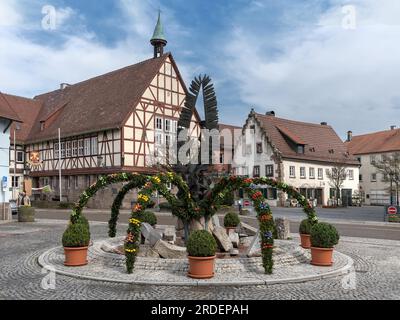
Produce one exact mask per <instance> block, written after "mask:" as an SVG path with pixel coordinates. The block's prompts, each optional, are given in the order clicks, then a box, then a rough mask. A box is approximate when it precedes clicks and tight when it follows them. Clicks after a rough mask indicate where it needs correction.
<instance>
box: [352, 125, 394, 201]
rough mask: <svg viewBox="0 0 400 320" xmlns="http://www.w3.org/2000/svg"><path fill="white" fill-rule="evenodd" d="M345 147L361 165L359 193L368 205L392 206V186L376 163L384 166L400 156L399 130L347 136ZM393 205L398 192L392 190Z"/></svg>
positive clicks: (392, 128)
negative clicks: (384, 161) (392, 158)
mask: <svg viewBox="0 0 400 320" xmlns="http://www.w3.org/2000/svg"><path fill="white" fill-rule="evenodd" d="M346 145H347V147H348V150H349V152H350V153H351V154H353V155H354V156H355V157H356V158H357V159H358V160H359V161H360V163H361V168H360V177H359V180H360V190H361V191H362V196H363V201H364V203H365V204H367V205H378V206H382V205H389V204H390V202H391V199H390V182H389V179H388V177H387V176H385V175H384V174H383V173H381V172H379V170H378V169H377V168H376V167H375V164H376V163H379V162H382V161H383V160H384V159H385V158H389V157H391V156H393V155H394V154H400V129H396V128H395V127H394V126H392V127H391V129H390V130H386V131H380V132H375V133H370V134H365V135H359V136H353V133H352V132H351V131H349V132H348V138H347V141H346ZM392 187H393V189H392V201H393V203H394V204H396V202H397V192H396V190H395V188H394V185H393V186H392Z"/></svg>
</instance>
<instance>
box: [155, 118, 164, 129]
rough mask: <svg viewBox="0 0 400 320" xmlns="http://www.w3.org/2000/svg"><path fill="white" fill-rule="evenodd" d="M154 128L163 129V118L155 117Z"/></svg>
mask: <svg viewBox="0 0 400 320" xmlns="http://www.w3.org/2000/svg"><path fill="white" fill-rule="evenodd" d="M156 129H157V130H162V129H163V120H162V119H161V118H156Z"/></svg>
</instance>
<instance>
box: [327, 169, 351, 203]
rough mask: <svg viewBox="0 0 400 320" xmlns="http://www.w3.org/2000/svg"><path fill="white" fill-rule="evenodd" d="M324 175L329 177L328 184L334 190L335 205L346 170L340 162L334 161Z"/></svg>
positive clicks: (337, 201)
mask: <svg viewBox="0 0 400 320" xmlns="http://www.w3.org/2000/svg"><path fill="white" fill-rule="evenodd" d="M326 176H327V177H328V179H329V185H330V186H331V187H332V188H334V189H335V191H336V205H337V206H338V205H339V198H340V190H341V189H342V187H343V183H344V181H345V180H346V176H347V170H346V167H345V166H344V165H343V164H342V163H335V165H334V166H333V167H332V168H331V169H330V170H328V171H327V174H326Z"/></svg>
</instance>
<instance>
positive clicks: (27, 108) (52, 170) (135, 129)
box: [0, 17, 200, 208]
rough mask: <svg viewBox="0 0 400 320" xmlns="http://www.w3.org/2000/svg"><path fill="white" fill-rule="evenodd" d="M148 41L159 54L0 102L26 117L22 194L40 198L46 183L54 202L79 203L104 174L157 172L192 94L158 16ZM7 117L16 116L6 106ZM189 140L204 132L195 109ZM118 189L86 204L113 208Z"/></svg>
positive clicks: (18, 154)
mask: <svg viewBox="0 0 400 320" xmlns="http://www.w3.org/2000/svg"><path fill="white" fill-rule="evenodd" d="M150 42H151V45H152V46H153V47H154V55H153V57H152V58H151V59H148V60H146V61H142V62H139V63H136V64H134V65H131V66H128V67H125V68H122V69H120V70H115V71H112V72H109V73H107V74H103V75H100V76H98V77H95V78H92V79H88V80H85V81H82V82H79V83H75V84H65V83H63V84H61V86H60V87H59V88H58V89H57V90H54V91H52V92H47V93H43V94H40V95H38V96H36V97H34V98H33V99H27V98H23V97H15V96H12V95H3V96H2V99H3V100H0V105H1V106H3V105H4V106H9V105H10V106H12V108H13V109H14V110H16V111H17V113H18V115H20V117H21V118H22V119H23V124H22V126H20V128H19V130H14V127H11V133H12V134H11V145H12V148H11V152H10V153H11V154H12V155H13V156H12V157H11V163H10V173H11V174H12V175H13V176H15V177H13V180H14V181H15V185H18V189H19V188H21V189H24V190H26V191H27V193H28V194H32V195H33V197H34V198H35V197H36V196H37V197H39V196H40V192H39V193H38V194H36V193H35V192H36V191H37V190H39V191H40V190H41V189H42V188H43V187H45V186H49V187H50V188H51V189H52V191H53V192H52V195H51V196H52V198H53V199H54V200H59V199H60V197H61V200H62V201H67V202H75V201H76V200H77V199H78V197H79V195H80V194H81V193H82V192H83V191H84V190H85V189H86V188H87V187H89V186H90V185H91V184H93V183H94V182H96V181H97V179H98V178H99V176H101V175H104V174H110V173H120V172H138V173H147V174H151V173H154V172H156V171H157V165H159V163H156V162H155V161H156V160H155V159H159V158H160V154H161V153H162V152H165V149H166V148H167V149H168V148H169V147H172V142H173V140H174V139H175V137H176V134H177V122H178V120H179V116H180V112H181V110H182V107H183V106H184V103H185V99H186V94H187V92H188V91H187V88H186V86H185V83H184V81H183V79H182V77H181V74H180V72H179V69H178V66H177V64H176V62H175V60H174V58H173V56H172V54H171V53H165V52H164V48H165V46H166V44H167V40H166V39H165V36H164V32H163V27H162V24H161V19H160V17H159V20H158V22H157V26H156V28H155V31H154V35H153V37H152V39H151V41H150ZM2 101H3V102H2ZM4 113H6V116H8V117H14V115H13V114H11V111H9V110H8V109H6V107H4ZM14 133H15V143H14ZM189 135H190V136H192V137H199V135H200V118H199V115H198V113H197V111H195V112H194V114H193V117H192V121H191V128H190V132H189ZM14 144H15V146H16V148H15V151H14V150H13V146H14ZM14 154H15V155H14ZM14 159H16V161H14ZM60 171H61V181H60V179H59V173H60ZM116 190H117V189H114V188H110V189H109V190H106V191H104V192H103V193H102V194H99V195H98V196H97V197H95V198H94V199H93V201H92V202H91V203H90V204H89V205H90V206H91V207H94V208H97V207H99V208H104V207H108V206H109V203H110V201H111V199H113V197H114V196H115V192H116ZM113 195H114V196H113Z"/></svg>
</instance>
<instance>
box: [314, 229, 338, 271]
mask: <svg viewBox="0 0 400 320" xmlns="http://www.w3.org/2000/svg"><path fill="white" fill-rule="evenodd" d="M338 242H339V233H338V232H337V230H336V228H335V227H334V226H332V225H331V224H329V223H323V222H321V223H317V224H316V225H314V226H313V227H312V228H311V264H313V265H316V266H331V265H332V264H333V261H332V254H333V247H334V246H335V245H337V244H338Z"/></svg>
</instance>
